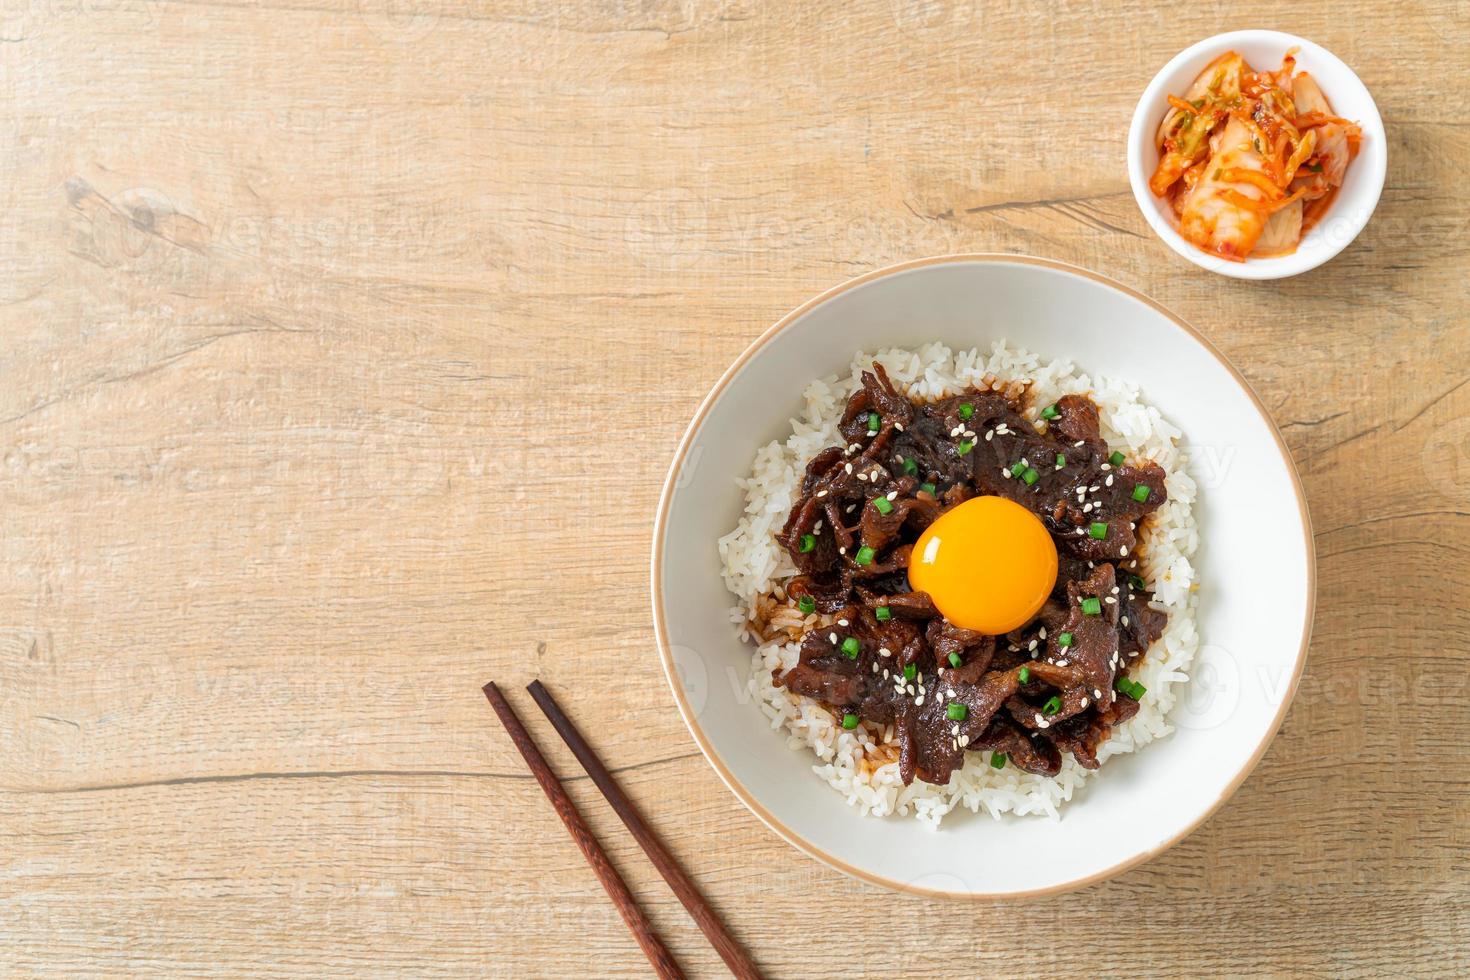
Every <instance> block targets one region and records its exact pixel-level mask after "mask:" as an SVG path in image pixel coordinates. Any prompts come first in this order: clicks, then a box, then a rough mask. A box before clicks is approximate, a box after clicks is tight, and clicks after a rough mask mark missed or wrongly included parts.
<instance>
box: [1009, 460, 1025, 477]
mask: <svg viewBox="0 0 1470 980" xmlns="http://www.w3.org/2000/svg"><path fill="white" fill-rule="evenodd" d="M1025 472H1026V464H1025V463H1017V464H1016V465H1015V466H1012V467H1011V476H1020V475H1021V474H1022V473H1025Z"/></svg>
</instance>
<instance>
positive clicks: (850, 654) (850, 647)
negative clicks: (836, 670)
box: [842, 636, 862, 660]
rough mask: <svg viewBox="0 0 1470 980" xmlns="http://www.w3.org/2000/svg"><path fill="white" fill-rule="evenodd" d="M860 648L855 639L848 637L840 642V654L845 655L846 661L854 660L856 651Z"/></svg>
mask: <svg viewBox="0 0 1470 980" xmlns="http://www.w3.org/2000/svg"><path fill="white" fill-rule="evenodd" d="M861 646H862V644H860V643H858V641H857V637H855V636H849V637H848V638H847V639H845V640H843V641H842V652H843V653H845V654H847V659H848V660H856V659H857V655H858V650H859V649H860V648H861Z"/></svg>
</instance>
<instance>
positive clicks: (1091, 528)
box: [1087, 521, 1108, 541]
mask: <svg viewBox="0 0 1470 980" xmlns="http://www.w3.org/2000/svg"><path fill="white" fill-rule="evenodd" d="M1087 533H1088V534H1090V535H1092V536H1093V537H1094V538H1097V540H1099V541H1101V540H1102V539H1103V538H1105V537H1107V536H1108V525H1107V523H1106V522H1105V521H1093V522H1092V523H1091V524H1089V525H1088V526H1087Z"/></svg>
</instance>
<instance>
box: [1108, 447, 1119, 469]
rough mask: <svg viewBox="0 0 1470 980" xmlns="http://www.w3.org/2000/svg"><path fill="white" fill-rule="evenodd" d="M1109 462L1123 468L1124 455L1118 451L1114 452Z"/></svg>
mask: <svg viewBox="0 0 1470 980" xmlns="http://www.w3.org/2000/svg"><path fill="white" fill-rule="evenodd" d="M1108 462H1109V463H1112V464H1113V465H1114V466H1122V465H1123V454H1122V453H1120V452H1118V451H1117V450H1116V449H1115V450H1113V455H1111V456H1109V457H1108Z"/></svg>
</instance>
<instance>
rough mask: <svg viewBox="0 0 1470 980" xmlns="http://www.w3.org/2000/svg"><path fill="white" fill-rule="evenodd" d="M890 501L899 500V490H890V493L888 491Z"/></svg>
mask: <svg viewBox="0 0 1470 980" xmlns="http://www.w3.org/2000/svg"><path fill="white" fill-rule="evenodd" d="M888 499H889V500H897V499H898V491H897V490H890V491H888Z"/></svg>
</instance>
